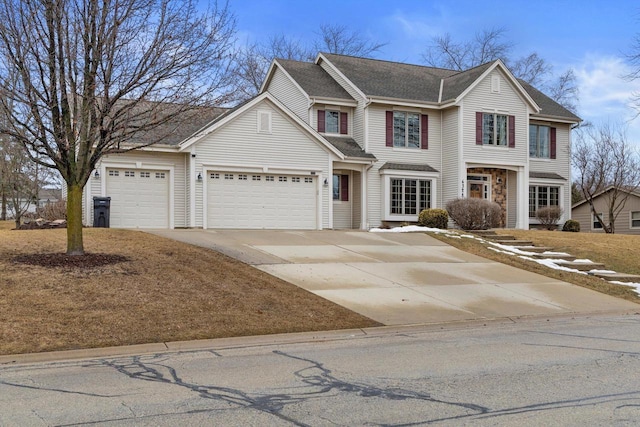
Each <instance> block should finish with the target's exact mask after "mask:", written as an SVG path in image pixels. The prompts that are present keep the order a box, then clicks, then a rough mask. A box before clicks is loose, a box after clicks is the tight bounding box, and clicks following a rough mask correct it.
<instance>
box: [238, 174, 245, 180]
mask: <svg viewBox="0 0 640 427" xmlns="http://www.w3.org/2000/svg"><path fill="white" fill-rule="evenodd" d="M238 179H239V180H240V181H246V180H247V175H244V174H240V175H238Z"/></svg>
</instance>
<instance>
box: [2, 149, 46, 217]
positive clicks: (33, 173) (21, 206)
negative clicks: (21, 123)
mask: <svg viewBox="0 0 640 427" xmlns="http://www.w3.org/2000/svg"><path fill="white" fill-rule="evenodd" d="M0 145H1V146H0V153H2V156H3V160H2V162H0V169H1V171H0V174H1V175H2V188H3V196H4V199H5V200H4V202H5V203H6V204H7V205H6V206H5V209H7V208H8V209H7V210H8V212H9V214H11V216H13V219H14V221H15V223H16V228H18V227H20V223H21V222H22V216H23V215H24V214H25V213H27V212H28V211H29V208H30V207H31V206H32V205H33V206H37V203H38V189H39V184H40V183H39V182H38V180H37V179H34V178H37V164H36V163H34V162H32V161H31V159H29V157H28V156H27V154H26V153H25V150H24V147H23V146H22V145H20V144H18V143H17V142H16V141H14V140H12V138H6V137H5V138H1V139H0Z"/></svg>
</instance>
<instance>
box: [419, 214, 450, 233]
mask: <svg viewBox="0 0 640 427" xmlns="http://www.w3.org/2000/svg"><path fill="white" fill-rule="evenodd" d="M448 223H449V214H448V213H447V211H445V210H444V209H425V210H423V211H422V212H420V215H418V224H420V225H421V226H423V227H431V228H440V229H442V230H446V229H447V225H448Z"/></svg>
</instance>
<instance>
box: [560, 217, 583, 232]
mask: <svg viewBox="0 0 640 427" xmlns="http://www.w3.org/2000/svg"><path fill="white" fill-rule="evenodd" d="M562 231H570V232H572V233H578V232H579V231H580V223H579V222H578V221H576V220H575V219H570V220H568V221H567V222H565V223H564V226H562Z"/></svg>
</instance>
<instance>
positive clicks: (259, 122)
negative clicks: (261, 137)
mask: <svg viewBox="0 0 640 427" xmlns="http://www.w3.org/2000/svg"><path fill="white" fill-rule="evenodd" d="M263 115H265V116H266V119H267V126H266V128H267V129H266V130H264V129H262V125H263V124H264V123H263ZM271 123H272V120H271V110H264V109H261V108H257V109H256V133H266V134H271V133H273V129H272V126H271Z"/></svg>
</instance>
